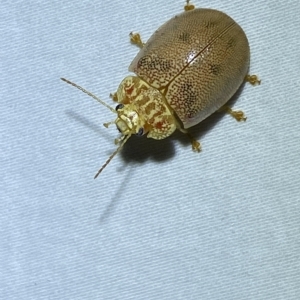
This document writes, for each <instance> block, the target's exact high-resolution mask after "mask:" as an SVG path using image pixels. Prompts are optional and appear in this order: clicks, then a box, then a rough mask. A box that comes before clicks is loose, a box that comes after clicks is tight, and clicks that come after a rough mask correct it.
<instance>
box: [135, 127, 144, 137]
mask: <svg viewBox="0 0 300 300" xmlns="http://www.w3.org/2000/svg"><path fill="white" fill-rule="evenodd" d="M143 134H144V128H140V129H139V131H138V133H137V134H136V135H137V136H142V135H143Z"/></svg>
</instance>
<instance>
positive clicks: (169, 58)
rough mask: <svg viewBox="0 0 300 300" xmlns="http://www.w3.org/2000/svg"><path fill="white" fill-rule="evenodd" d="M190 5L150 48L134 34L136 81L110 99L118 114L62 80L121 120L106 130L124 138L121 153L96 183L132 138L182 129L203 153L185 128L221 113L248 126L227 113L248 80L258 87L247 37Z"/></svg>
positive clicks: (222, 17)
mask: <svg viewBox="0 0 300 300" xmlns="http://www.w3.org/2000/svg"><path fill="white" fill-rule="evenodd" d="M186 2H187V3H186V5H185V11H184V12H183V13H181V14H180V15H178V16H175V17H173V18H172V19H170V20H169V21H167V22H166V23H165V24H164V25H162V26H161V27H160V28H159V29H158V30H156V31H155V33H154V34H153V35H152V36H151V37H150V39H149V40H148V41H147V43H145V44H144V43H142V41H141V38H140V35H139V34H133V33H131V34H130V39H131V42H132V43H134V44H136V45H138V46H139V47H140V48H141V50H140V52H139V53H138V54H137V56H136V57H135V58H134V60H133V61H132V63H131V64H130V66H129V71H132V72H134V73H135V74H136V75H137V76H128V77H126V78H125V79H124V80H123V81H122V82H121V84H120V86H119V88H118V90H117V92H116V93H114V94H113V95H111V97H112V98H113V99H114V100H115V101H116V102H118V103H119V104H118V105H117V107H116V109H113V108H111V107H110V106H108V105H107V104H106V103H104V102H103V101H101V100H100V99H99V98H97V97H96V96H94V95H93V94H91V93H90V92H88V91H86V90H85V89H83V88H82V87H80V86H78V85H76V84H75V83H72V82H70V81H69V80H67V79H64V78H62V80H64V81H66V82H67V83H69V84H71V85H73V86H75V87H77V88H78V89H80V90H82V91H83V92H85V93H87V94H88V95H90V96H91V97H93V98H94V99H96V100H97V101H99V102H100V103H102V104H103V105H105V106H106V107H108V108H109V109H110V110H111V111H112V112H114V113H116V114H117V118H116V120H115V121H113V122H109V123H105V124H104V125H105V126H106V127H107V126H108V125H110V124H116V126H117V128H118V130H119V131H120V132H121V134H122V136H121V138H119V139H116V144H119V147H118V148H117V149H116V150H115V152H114V153H113V154H112V155H111V156H110V157H109V159H108V160H107V161H106V162H105V164H104V165H103V166H102V167H101V168H100V170H99V171H98V172H97V174H96V175H95V178H96V177H97V176H98V175H99V174H100V173H101V171H102V170H103V169H104V168H105V167H106V166H107V164H108V163H109V162H110V161H111V159H112V158H113V157H114V156H115V155H116V154H117V153H118V152H119V151H120V149H121V148H122V146H123V145H124V144H125V142H126V141H127V140H128V138H129V137H130V136H131V135H132V134H136V135H147V137H148V138H153V139H156V140H160V139H164V138H166V137H168V136H170V135H171V134H172V133H173V132H174V131H175V130H176V129H179V130H180V131H182V132H184V133H186V134H187V135H188V136H189V138H190V139H191V142H192V147H193V149H194V150H196V151H200V149H201V147H200V143H199V142H197V141H196V140H194V139H193V138H192V137H191V136H190V135H189V133H188V132H187V130H186V129H187V128H189V127H192V126H194V125H196V124H198V123H199V122H201V121H202V120H204V119H205V118H207V117H208V116H209V115H211V114H212V113H214V112H215V111H217V110H220V109H221V108H225V110H226V111H227V112H228V113H230V114H231V115H232V116H233V117H234V118H235V119H237V120H238V121H242V120H246V118H245V116H244V114H243V112H242V111H233V110H231V109H230V108H228V107H224V104H225V103H226V102H227V101H228V100H229V99H230V98H231V97H232V96H233V94H234V93H235V92H236V91H237V89H238V88H239V87H240V85H241V84H242V83H243V81H244V80H245V79H246V81H249V82H250V83H251V84H253V85H255V84H260V81H259V80H258V78H257V76H255V75H252V76H250V75H247V73H248V69H249V62H250V49H249V44H248V40H247V37H246V35H245V33H244V31H243V30H242V28H241V27H240V26H239V25H238V24H237V23H236V22H235V21H234V20H233V19H231V18H230V17H229V16H227V15H226V14H225V13H223V12H220V11H217V10H213V9H204V8H198V9H195V8H194V6H193V5H192V4H190V3H189V1H188V0H187V1H186Z"/></svg>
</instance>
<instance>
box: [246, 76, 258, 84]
mask: <svg viewBox="0 0 300 300" xmlns="http://www.w3.org/2000/svg"><path fill="white" fill-rule="evenodd" d="M245 81H246V82H249V83H251V84H252V85H260V83H261V80H260V79H258V76H257V75H247V76H246V77H245Z"/></svg>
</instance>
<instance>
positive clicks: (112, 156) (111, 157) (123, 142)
mask: <svg viewBox="0 0 300 300" xmlns="http://www.w3.org/2000/svg"><path fill="white" fill-rule="evenodd" d="M129 138H130V134H129V135H127V136H124V138H123V141H122V143H121V145H120V146H119V147H118V148H117V149H116V150H115V152H114V153H113V154H112V155H111V156H110V157H109V158H108V160H107V161H106V162H105V164H104V165H103V166H102V167H101V168H100V170H99V171H98V172H97V174H96V175H95V177H94V179H96V178H97V177H98V175H99V174H100V173H101V172H102V171H103V169H104V168H105V167H106V166H107V165H108V164H109V162H110V161H111V160H112V159H113V158H114V156H115V155H116V154H117V153H118V152H119V151H120V150H121V149H122V147H123V146H124V144H125V143H126V142H127V140H128V139H129Z"/></svg>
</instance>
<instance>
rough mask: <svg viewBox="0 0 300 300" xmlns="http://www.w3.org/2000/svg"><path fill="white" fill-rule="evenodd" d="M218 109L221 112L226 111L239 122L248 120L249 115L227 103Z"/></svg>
mask: <svg viewBox="0 0 300 300" xmlns="http://www.w3.org/2000/svg"><path fill="white" fill-rule="evenodd" d="M218 111H219V112H221V111H225V112H226V113H227V114H229V115H231V116H232V117H233V118H235V119H236V120H237V121H238V122H241V121H246V120H247V117H246V116H245V114H244V112H243V111H241V110H232V109H231V108H230V107H229V106H227V105H224V106H222V107H221V108H220V109H219V110H218Z"/></svg>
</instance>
